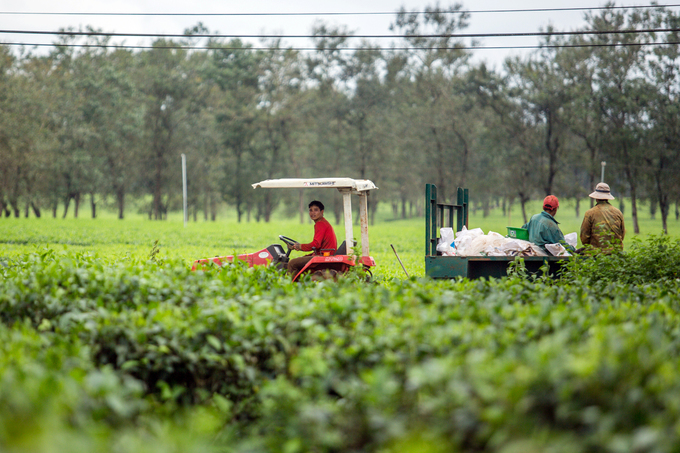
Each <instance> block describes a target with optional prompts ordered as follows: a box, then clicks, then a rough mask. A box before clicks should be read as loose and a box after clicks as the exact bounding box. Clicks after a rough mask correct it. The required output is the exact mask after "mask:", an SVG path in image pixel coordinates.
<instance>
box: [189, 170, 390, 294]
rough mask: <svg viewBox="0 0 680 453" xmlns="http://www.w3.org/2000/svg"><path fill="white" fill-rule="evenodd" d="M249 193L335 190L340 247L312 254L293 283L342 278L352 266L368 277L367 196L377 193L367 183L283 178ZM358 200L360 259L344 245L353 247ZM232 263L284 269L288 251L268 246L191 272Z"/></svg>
mask: <svg viewBox="0 0 680 453" xmlns="http://www.w3.org/2000/svg"><path fill="white" fill-rule="evenodd" d="M252 186H253V189H258V188H262V189H337V190H338V191H339V192H340V193H341V194H342V201H343V211H344V223H345V237H344V240H343V241H342V243H341V244H340V246H339V247H338V249H337V250H335V251H330V250H329V251H321V250H318V251H317V250H315V251H314V257H313V258H312V259H311V260H310V261H309V263H307V265H306V266H305V267H304V268H303V269H302V270H301V271H300V272H299V273H298V274H297V275H294V276H293V281H298V280H299V279H300V278H301V276H303V275H304V274H308V273H309V274H312V278H313V279H315V280H317V279H326V278H334V277H335V276H337V275H338V274H343V273H345V272H347V271H349V270H350V269H351V268H353V267H355V266H361V269H362V270H364V271H365V272H366V273H367V274H368V276H369V277H370V276H371V275H372V274H371V268H373V267H374V266H375V260H374V259H373V257H371V256H370V255H369V251H368V250H369V249H368V193H369V192H370V191H371V190H374V189H377V187H376V186H375V184H373V182H371V181H369V180H367V179H360V180H357V179H351V178H310V179H304V178H284V179H267V180H265V181H261V182H258V183H255V184H253V185H252ZM353 194H354V195H357V196H358V197H359V224H360V228H361V256H354V255H353V254H350V253H348V248H347V244H352V247H353V246H354V245H355V244H356V242H355V241H354V233H353V229H352V195H353ZM279 239H280V240H281V241H283V242H284V243H285V244H286V245H292V244H294V243H295V242H297V241H295V240H293V239H291V238H289V237H286V236H279ZM235 259H238V260H241V261H245V262H246V263H247V264H248V266H249V267H252V266H277V267H278V268H281V269H285V268H287V266H288V261H289V260H290V248H289V249H288V251H287V252H285V251H284V249H283V247H282V246H281V245H280V244H272V245H270V246H269V247H266V248H263V249H262V250H259V251H257V252H254V253H246V254H242V255H230V256H217V257H215V258H205V259H199V260H196V261H194V263H193V266H192V268H191V269H192V270H197V269H201V268H203V267H204V266H208V265H211V263H214V264H216V265H218V266H223V265H225V264H226V263H231V262H233V261H234V260H235Z"/></svg>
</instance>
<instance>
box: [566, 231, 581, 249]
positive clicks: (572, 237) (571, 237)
mask: <svg viewBox="0 0 680 453" xmlns="http://www.w3.org/2000/svg"><path fill="white" fill-rule="evenodd" d="M564 240H565V242H566V243H567V244H569V245H571V246H572V247H574V248H576V244H577V243H578V236H577V235H576V233H575V232H574V233H569V234H567V235H565V236H564Z"/></svg>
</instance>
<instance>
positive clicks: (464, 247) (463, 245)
mask: <svg viewBox="0 0 680 453" xmlns="http://www.w3.org/2000/svg"><path fill="white" fill-rule="evenodd" d="M483 235H484V232H483V231H482V229H481V228H475V229H474V230H468V229H467V228H466V227H465V226H463V229H462V230H460V231H459V232H457V233H456V239H455V243H456V253H457V254H458V255H461V256H468V255H469V252H468V248H469V247H470V244H471V243H472V241H473V240H474V239H475V238H476V237H479V236H483Z"/></svg>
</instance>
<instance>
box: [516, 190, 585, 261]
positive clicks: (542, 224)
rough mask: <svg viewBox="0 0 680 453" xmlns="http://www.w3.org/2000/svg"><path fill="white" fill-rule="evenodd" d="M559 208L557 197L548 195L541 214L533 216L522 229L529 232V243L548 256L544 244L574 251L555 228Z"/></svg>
mask: <svg viewBox="0 0 680 453" xmlns="http://www.w3.org/2000/svg"><path fill="white" fill-rule="evenodd" d="M559 207H560V202H559V200H558V199H557V197H556V196H555V195H548V196H547V197H545V199H544V200H543V212H541V213H540V214H536V215H535V216H533V217H532V218H531V220H529V223H527V224H526V225H524V226H523V227H522V228H525V229H527V230H529V242H533V243H534V244H536V245H537V246H539V247H540V248H541V249H542V250H543V251H544V252H546V253H548V254H550V253H549V252H548V250H546V248H545V245H546V244H562V245H563V246H564V248H566V249H567V250H569V251H570V252H574V251H575V250H574V247H572V246H571V245H569V244H567V243H566V241H565V240H564V234H562V231H561V230H560V227H559V226H557V225H558V222H557V220H555V214H556V213H557V209H558V208H559Z"/></svg>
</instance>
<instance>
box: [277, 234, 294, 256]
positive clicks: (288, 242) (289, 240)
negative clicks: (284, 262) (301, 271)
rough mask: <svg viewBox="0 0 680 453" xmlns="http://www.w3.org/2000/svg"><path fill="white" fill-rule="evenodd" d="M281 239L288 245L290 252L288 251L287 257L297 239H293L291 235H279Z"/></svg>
mask: <svg viewBox="0 0 680 453" xmlns="http://www.w3.org/2000/svg"><path fill="white" fill-rule="evenodd" d="M279 239H281V240H282V241H283V242H284V244H286V245H287V246H288V253H286V257H290V252H291V251H292V250H293V249H292V247H293V245H295V243H297V241H296V240H295V239H291V238H289V237H286V236H281V235H279Z"/></svg>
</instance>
